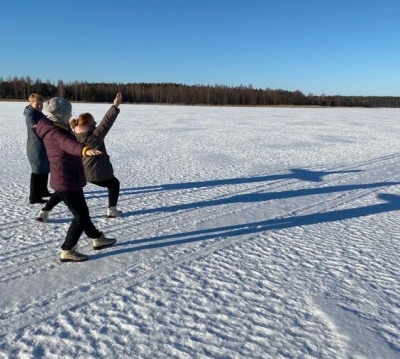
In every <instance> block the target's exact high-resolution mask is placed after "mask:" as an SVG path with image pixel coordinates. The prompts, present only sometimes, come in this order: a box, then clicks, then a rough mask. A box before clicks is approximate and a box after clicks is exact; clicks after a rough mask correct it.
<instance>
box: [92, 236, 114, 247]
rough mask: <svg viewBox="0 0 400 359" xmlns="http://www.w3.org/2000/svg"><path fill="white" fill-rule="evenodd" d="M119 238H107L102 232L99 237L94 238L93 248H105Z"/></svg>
mask: <svg viewBox="0 0 400 359" xmlns="http://www.w3.org/2000/svg"><path fill="white" fill-rule="evenodd" d="M116 241H117V240H116V239H115V238H107V237H106V236H105V235H104V234H102V235H101V236H100V237H99V238H93V249H94V250H98V249H103V248H106V247H110V246H112V245H113V244H114V243H115V242H116Z"/></svg>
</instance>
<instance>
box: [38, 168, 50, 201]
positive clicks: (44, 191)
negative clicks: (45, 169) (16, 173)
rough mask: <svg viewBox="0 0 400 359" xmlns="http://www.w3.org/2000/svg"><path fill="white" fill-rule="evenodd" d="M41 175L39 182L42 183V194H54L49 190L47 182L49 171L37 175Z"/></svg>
mask: <svg viewBox="0 0 400 359" xmlns="http://www.w3.org/2000/svg"><path fill="white" fill-rule="evenodd" d="M37 176H39V178H40V179H39V180H38V181H39V183H40V185H39V186H40V194H41V195H42V197H50V196H51V195H52V193H50V192H49V190H48V189H47V183H48V182H49V174H48V173H44V174H40V175H37Z"/></svg>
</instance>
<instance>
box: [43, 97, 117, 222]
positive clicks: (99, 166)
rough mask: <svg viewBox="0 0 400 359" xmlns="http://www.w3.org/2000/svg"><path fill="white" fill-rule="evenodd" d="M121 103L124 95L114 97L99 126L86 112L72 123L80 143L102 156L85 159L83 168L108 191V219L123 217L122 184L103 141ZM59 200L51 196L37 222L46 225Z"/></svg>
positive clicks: (89, 180)
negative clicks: (115, 173) (120, 199)
mask: <svg viewBox="0 0 400 359" xmlns="http://www.w3.org/2000/svg"><path fill="white" fill-rule="evenodd" d="M121 102H122V94H121V93H118V94H117V95H116V96H115V99H114V102H113V105H112V106H111V107H110V109H109V110H108V111H107V113H106V114H105V115H104V117H103V119H102V121H101V122H100V124H99V125H98V126H97V127H96V121H95V120H94V118H93V116H92V115H91V114H90V113H83V114H81V115H79V117H78V118H77V119H74V120H71V121H70V122H69V124H70V126H71V127H72V129H73V130H74V132H75V136H76V138H77V140H78V141H79V142H81V143H85V144H86V145H89V146H91V147H93V148H95V149H97V150H99V151H101V152H102V153H103V154H102V155H101V156H92V157H85V158H84V159H83V166H84V170H85V176H86V180H87V181H88V182H90V183H93V184H95V185H97V186H100V187H105V188H107V190H108V208H107V217H108V218H114V217H119V216H121V215H122V211H118V209H117V203H118V198H119V190H120V182H119V180H118V178H117V177H115V176H114V169H113V166H112V164H111V161H110V156H109V155H108V154H107V150H106V146H105V143H104V139H105V137H106V135H107V134H108V132H109V131H110V129H111V127H112V126H113V124H114V122H115V120H116V119H117V116H118V114H119V112H120V110H119V108H118V107H119V105H120V104H121ZM59 202H60V201H57V198H56V197H54V196H52V197H51V198H50V199H49V201H48V202H47V203H46V204H45V206H44V207H43V208H42V210H41V211H40V212H39V214H38V216H37V217H36V219H37V220H38V221H40V222H43V221H45V220H47V219H48V217H49V214H50V211H51V210H52V209H53V208H54V207H55V206H56V205H57V204H58V203H59Z"/></svg>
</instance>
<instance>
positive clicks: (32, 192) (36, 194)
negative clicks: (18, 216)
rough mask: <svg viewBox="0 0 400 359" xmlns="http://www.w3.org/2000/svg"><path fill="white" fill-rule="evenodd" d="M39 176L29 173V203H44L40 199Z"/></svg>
mask: <svg viewBox="0 0 400 359" xmlns="http://www.w3.org/2000/svg"><path fill="white" fill-rule="evenodd" d="M40 176H41V175H40V174H38V173H31V179H30V184H29V203H30V204H34V203H46V200H45V199H43V198H42V193H41V188H40V185H41V182H40Z"/></svg>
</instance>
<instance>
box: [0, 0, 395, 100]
mask: <svg viewBox="0 0 400 359" xmlns="http://www.w3.org/2000/svg"><path fill="white" fill-rule="evenodd" d="M399 19H400V1H399V0H379V1H378V0H376V1H375V0H374V1H372V0H141V1H138V0H119V1H115V0H80V1H76V0H70V1H62V2H61V1H54V0H53V1H47V0H43V1H42V0H36V1H31V0H30V1H25V0H16V1H3V2H2V4H1V6H0V77H2V78H3V79H7V78H8V77H10V76H11V77H14V76H17V77H21V76H29V77H31V78H32V79H33V80H36V79H37V78H39V79H40V80H42V81H46V80H50V81H51V82H55V83H57V81H58V80H63V81H64V82H70V81H88V82H117V83H128V82H173V83H180V84H187V85H195V84H201V85H216V84H218V85H227V86H239V85H245V86H247V85H252V86H253V87H254V88H262V89H265V88H271V89H284V90H289V91H295V90H300V91H302V92H303V93H304V94H306V95H308V94H309V93H312V94H315V95H321V94H326V95H336V94H337V95H362V96H372V95H377V96H400V47H399V44H398V43H399V40H400V20H399Z"/></svg>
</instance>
